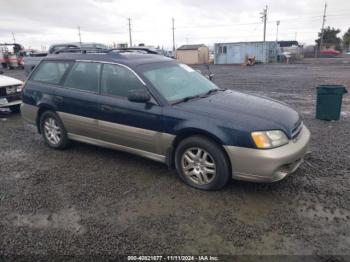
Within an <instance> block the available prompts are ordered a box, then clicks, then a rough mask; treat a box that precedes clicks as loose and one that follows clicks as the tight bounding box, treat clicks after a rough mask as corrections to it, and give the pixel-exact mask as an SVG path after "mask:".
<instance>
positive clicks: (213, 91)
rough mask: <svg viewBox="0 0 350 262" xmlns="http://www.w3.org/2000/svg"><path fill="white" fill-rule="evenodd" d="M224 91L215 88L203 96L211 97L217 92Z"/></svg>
mask: <svg viewBox="0 0 350 262" xmlns="http://www.w3.org/2000/svg"><path fill="white" fill-rule="evenodd" d="M225 90H226V89H221V88H215V89H210V90H209V91H208V92H206V93H205V95H211V94H214V93H216V92H219V91H225Z"/></svg>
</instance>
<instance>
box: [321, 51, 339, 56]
mask: <svg viewBox="0 0 350 262" xmlns="http://www.w3.org/2000/svg"><path fill="white" fill-rule="evenodd" d="M320 54H321V55H327V56H337V55H340V54H341V52H340V51H338V50H335V49H324V50H321V51H320Z"/></svg>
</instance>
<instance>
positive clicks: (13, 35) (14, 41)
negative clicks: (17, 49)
mask: <svg viewBox="0 0 350 262" xmlns="http://www.w3.org/2000/svg"><path fill="white" fill-rule="evenodd" d="M12 39H13V43H16V38H15V34H14V33H13V32H12Z"/></svg>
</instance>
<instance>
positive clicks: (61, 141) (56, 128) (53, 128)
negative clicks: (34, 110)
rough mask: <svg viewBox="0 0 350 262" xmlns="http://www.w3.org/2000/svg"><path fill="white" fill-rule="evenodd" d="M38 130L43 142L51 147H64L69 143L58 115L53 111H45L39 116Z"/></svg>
mask: <svg viewBox="0 0 350 262" xmlns="http://www.w3.org/2000/svg"><path fill="white" fill-rule="evenodd" d="M40 131H41V134H42V136H43V138H44V141H45V144H46V145H48V146H49V147H51V148H53V149H64V148H66V147H68V145H69V142H70V141H69V139H68V136H67V132H66V130H65V128H64V126H63V123H62V121H61V119H60V118H59V116H58V115H57V114H56V113H55V112H53V111H45V112H44V113H42V115H41V116H40Z"/></svg>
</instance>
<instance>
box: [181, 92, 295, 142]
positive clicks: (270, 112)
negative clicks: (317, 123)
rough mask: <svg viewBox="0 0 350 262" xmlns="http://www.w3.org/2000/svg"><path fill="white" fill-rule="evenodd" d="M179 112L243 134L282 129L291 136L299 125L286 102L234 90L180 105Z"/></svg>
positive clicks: (293, 112) (293, 111)
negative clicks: (198, 116)
mask: <svg viewBox="0 0 350 262" xmlns="http://www.w3.org/2000/svg"><path fill="white" fill-rule="evenodd" d="M177 108H179V109H180V110H185V111H187V112H189V113H195V114H201V115H203V116H208V117H210V118H212V119H213V120H214V121H222V123H223V125H224V126H227V127H232V128H237V129H241V130H244V131H263V130H276V129H277V130H279V129H281V130H283V131H284V132H285V133H286V134H287V135H288V137H291V136H292V131H293V130H294V129H295V128H296V127H297V126H299V125H300V121H301V119H300V116H299V114H298V112H296V111H295V110H294V109H292V108H290V107H289V106H287V105H286V104H284V103H281V102H278V101H276V100H273V99H270V98H265V97H260V96H256V95H250V94H244V93H240V92H235V91H232V90H226V91H224V92H218V93H216V94H214V95H211V96H208V97H204V98H200V99H196V100H190V101H188V102H185V103H181V104H178V105H177Z"/></svg>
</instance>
